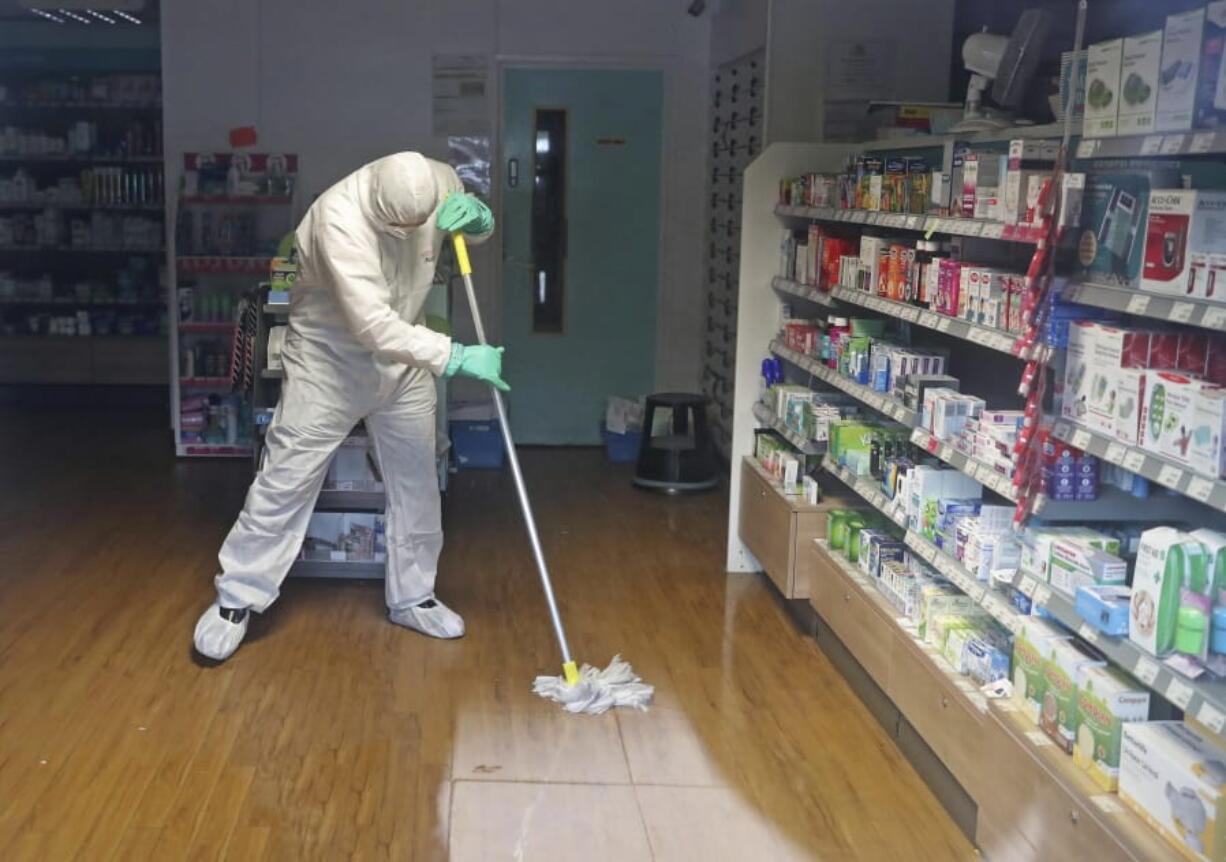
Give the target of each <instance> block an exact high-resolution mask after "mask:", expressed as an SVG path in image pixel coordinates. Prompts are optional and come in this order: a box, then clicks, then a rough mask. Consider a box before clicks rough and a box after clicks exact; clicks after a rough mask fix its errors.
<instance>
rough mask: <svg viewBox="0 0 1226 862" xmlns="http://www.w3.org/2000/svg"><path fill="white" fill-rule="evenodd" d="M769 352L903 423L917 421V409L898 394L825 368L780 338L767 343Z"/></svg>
mask: <svg viewBox="0 0 1226 862" xmlns="http://www.w3.org/2000/svg"><path fill="white" fill-rule="evenodd" d="M770 351H771V353H773V354H775V355H776V356H778V357H779V358H780V359H786V360H787V361H788V362H790V363H792V364H793V365H795V366H796V367H797V368H801V369H804V370H805V371H808V372H809V373H810V374H812V375H813V376H814V377H816V378H817V379H819V380H821V381H823V382H824V383H828V384H830V385H831V386H833V387H835V388H836V389H842V390H843V391H844V392H846V393H847V394H848V395H850V396H851V397H853V398H855V399H856V400H857V401H859V402H861V403H862V404H865V405H867V406H869V407H871V408H873V409H874V410H876V411H877V412H878V413H882V414H884V415H886V416H889V417H890V418H892V419H894V420H896V421H898V422H901V423H902V424H903V425H910V426H911V427H915V425H917V424H918V423H919V413H918V411H915V410H911V409H910V408H908V407H906V406H905V405H904V404H903V403H902V402H901V401H899V400H898V399H897V398H891V397H889V396H887V395H883V394H882V393H880V392H878V391H877V390H875V389H873V388H872V387H871V386H864V385H863V384H860V383H856V382H855V381H854V380H850V379H848V378H847V377H844V376H843V375H842V374H839V373H838V372H837V371H835V370H834V369H833V368H828V367H827V366H825V365H822V364H821V363H820V362H818V361H817V360H816V359H813V358H812V357H809V356H805V355H804V354H802V353H797V352H796V351H795V350H792V349H791V348H788V347H785V346H784V344H783V342H781V341H772V342H771V345H770Z"/></svg>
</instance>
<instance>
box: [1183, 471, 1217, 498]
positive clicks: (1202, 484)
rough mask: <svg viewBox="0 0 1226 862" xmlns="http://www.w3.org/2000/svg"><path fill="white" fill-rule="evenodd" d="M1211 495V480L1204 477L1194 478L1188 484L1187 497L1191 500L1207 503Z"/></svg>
mask: <svg viewBox="0 0 1226 862" xmlns="http://www.w3.org/2000/svg"><path fill="white" fill-rule="evenodd" d="M1212 494H1213V480H1211V479H1206V478H1205V477H1204V476H1194V477H1193V478H1192V481H1190V482H1189V483H1188V496H1189V497H1191V498H1192V499H1193V500H1198V501H1200V502H1201V503H1207V502H1209V497H1210V496H1211V495H1212Z"/></svg>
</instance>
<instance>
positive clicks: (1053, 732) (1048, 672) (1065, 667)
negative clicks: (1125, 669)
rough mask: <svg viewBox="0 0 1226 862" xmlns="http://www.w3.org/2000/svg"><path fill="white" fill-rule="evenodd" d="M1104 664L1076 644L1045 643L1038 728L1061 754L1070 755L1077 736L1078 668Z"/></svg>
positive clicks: (1060, 641)
mask: <svg viewBox="0 0 1226 862" xmlns="http://www.w3.org/2000/svg"><path fill="white" fill-rule="evenodd" d="M1105 664H1106V662H1103V661H1100V660H1098V659H1095V658H1094V657H1093V656H1091V655H1090V654H1089V653H1087V652H1086V651H1085V650H1084V649H1082V648H1081V647H1080V646H1079V645H1078V644H1077V642H1076V641H1072V640H1053V641H1051V642H1049V643H1048V646H1047V650H1046V652H1045V654H1044V658H1043V683H1044V688H1043V700H1042V703H1043V708H1042V709H1041V710H1040V712H1039V727H1041V728H1043V730H1044V732H1045V733H1046V734H1047V735H1048V736H1049V737H1051V740H1052V742H1054V743H1056V745H1058V746H1060V748H1061V749H1063V751H1064V753H1065V754H1072V753H1073V741H1074V739H1075V738H1076V734H1077V678H1078V676H1079V675H1080V673H1081V671H1082V668H1085V667H1087V666H1095V667H1103V666H1104V665H1105Z"/></svg>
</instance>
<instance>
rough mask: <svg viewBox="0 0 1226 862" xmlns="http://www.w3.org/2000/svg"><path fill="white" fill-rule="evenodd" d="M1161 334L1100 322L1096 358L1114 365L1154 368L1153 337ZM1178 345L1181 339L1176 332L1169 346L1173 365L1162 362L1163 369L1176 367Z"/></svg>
mask: <svg viewBox="0 0 1226 862" xmlns="http://www.w3.org/2000/svg"><path fill="white" fill-rule="evenodd" d="M1157 335H1158V333H1151V332H1149V331H1147V330H1144V329H1124V328H1123V327H1116V326H1107V325H1105V324H1099V325H1098V326H1097V327H1096V328H1095V333H1094V340H1095V343H1096V347H1097V350H1096V351H1095V353H1096V357H1095V358H1096V359H1097V360H1098V361H1099V362H1100V363H1101V364H1104V365H1107V366H1109V367H1111V368H1153V367H1154V344H1153V340H1154V338H1155V337H1156V336H1157ZM1178 347H1179V338H1178V336H1176V335H1174V334H1173V333H1172V337H1171V340H1170V345H1169V350H1170V363H1171V364H1170V365H1159V366H1158V367H1159V368H1173V367H1174V362H1175V354H1176V353H1177V351H1178Z"/></svg>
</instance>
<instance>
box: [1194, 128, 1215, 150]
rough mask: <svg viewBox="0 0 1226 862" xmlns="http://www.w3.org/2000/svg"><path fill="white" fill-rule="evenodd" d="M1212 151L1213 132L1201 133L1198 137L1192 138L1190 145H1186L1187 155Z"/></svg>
mask: <svg viewBox="0 0 1226 862" xmlns="http://www.w3.org/2000/svg"><path fill="white" fill-rule="evenodd" d="M1211 149H1213V132H1201V133H1200V134H1199V135H1193V136H1192V143H1190V144H1188V152H1189V153H1207V152H1209V151H1210V150H1211Z"/></svg>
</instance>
